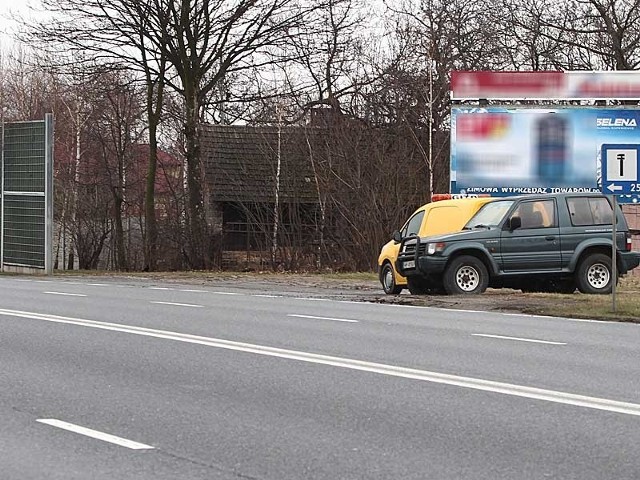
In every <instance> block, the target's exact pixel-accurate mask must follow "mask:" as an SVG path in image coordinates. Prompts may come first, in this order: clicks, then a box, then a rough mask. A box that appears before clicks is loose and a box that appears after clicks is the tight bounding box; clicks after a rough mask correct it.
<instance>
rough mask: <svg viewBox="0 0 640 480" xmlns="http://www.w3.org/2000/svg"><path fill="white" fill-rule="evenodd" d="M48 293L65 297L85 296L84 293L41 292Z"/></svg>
mask: <svg viewBox="0 0 640 480" xmlns="http://www.w3.org/2000/svg"><path fill="white" fill-rule="evenodd" d="M42 293H46V294H48V295H62V296H65V297H86V295H85V294H84V293H65V292H42Z"/></svg>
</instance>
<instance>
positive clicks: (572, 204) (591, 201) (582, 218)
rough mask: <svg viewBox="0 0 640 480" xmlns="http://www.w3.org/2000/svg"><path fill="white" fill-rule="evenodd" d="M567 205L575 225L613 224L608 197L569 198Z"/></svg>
mask: <svg viewBox="0 0 640 480" xmlns="http://www.w3.org/2000/svg"><path fill="white" fill-rule="evenodd" d="M567 206H568V207H569V214H570V215H571V223H572V224H573V225H574V226H582V225H611V220H612V219H613V218H612V212H613V209H612V208H611V204H610V203H609V201H608V200H607V199H606V198H593V197H579V198H567Z"/></svg>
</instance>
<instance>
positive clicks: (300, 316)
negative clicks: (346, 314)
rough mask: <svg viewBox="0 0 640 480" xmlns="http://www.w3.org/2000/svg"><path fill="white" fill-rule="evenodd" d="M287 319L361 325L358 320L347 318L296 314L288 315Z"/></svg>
mask: <svg viewBox="0 0 640 480" xmlns="http://www.w3.org/2000/svg"><path fill="white" fill-rule="evenodd" d="M287 317H296V318H311V319H313V320H332V321H334V322H347V323H360V322H359V321H358V320H349V319H347V318H331V317H316V316H314V315H296V314H294V313H291V314H289V315H287Z"/></svg>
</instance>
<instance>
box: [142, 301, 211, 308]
mask: <svg viewBox="0 0 640 480" xmlns="http://www.w3.org/2000/svg"><path fill="white" fill-rule="evenodd" d="M151 303H155V304H158V305H173V306H175V307H192V308H204V305H193V304H191V303H174V302H151Z"/></svg>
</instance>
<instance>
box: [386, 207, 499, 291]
mask: <svg viewBox="0 0 640 480" xmlns="http://www.w3.org/2000/svg"><path fill="white" fill-rule="evenodd" d="M433 197H434V199H436V198H442V197H445V198H447V197H448V198H449V199H447V200H438V201H432V202H431V203H427V204H426V205H423V206H421V207H420V208H419V209H417V210H416V211H415V212H414V213H413V215H411V217H409V220H407V221H406V222H405V224H404V226H403V227H402V229H400V231H399V232H394V238H396V240H397V239H401V238H405V237H408V236H409V235H419V236H421V237H428V236H431V235H440V234H443V233H451V232H458V231H460V230H462V227H464V226H465V224H466V223H467V221H468V220H469V219H470V218H471V217H472V216H473V215H474V214H475V213H476V212H477V211H478V210H479V209H480V207H481V206H483V205H484V204H485V203H487V202H490V201H492V200H495V198H491V197H473V198H470V197H464V198H451V197H452V196H451V195H434V196H433ZM396 240H391V241H390V242H388V243H387V244H385V245H384V246H383V247H382V250H381V251H380V256H379V257H378V272H379V277H380V283H381V284H382V288H383V289H384V292H385V293H387V294H390V295H396V294H398V293H400V292H401V291H402V289H403V288H406V287H407V279H406V278H405V277H403V276H402V275H400V274H399V273H398V272H396V269H395V262H396V259H397V257H398V250H399V249H400V242H399V241H396ZM412 293H413V292H412Z"/></svg>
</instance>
